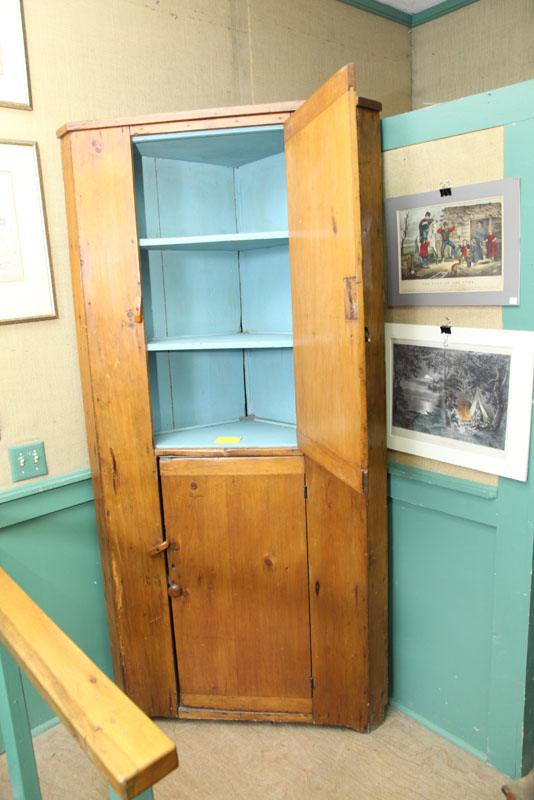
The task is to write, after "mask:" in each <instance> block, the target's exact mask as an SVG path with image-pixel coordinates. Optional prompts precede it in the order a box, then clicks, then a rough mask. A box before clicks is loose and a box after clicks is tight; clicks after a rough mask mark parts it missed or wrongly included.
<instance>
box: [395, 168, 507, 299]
mask: <svg viewBox="0 0 534 800" xmlns="http://www.w3.org/2000/svg"><path fill="white" fill-rule="evenodd" d="M385 206H386V237H387V252H388V257H387V274H388V303H389V305H390V306H400V305H403V306H407V305H423V306H440V305H447V306H453V305H469V306H472V305H485V306H488V305H503V306H505V305H518V304H519V178H506V179H504V180H500V181H490V182H488V183H477V184H472V185H470V186H460V187H456V188H453V189H452V190H451V195H450V197H448V196H447V197H442V196H441V194H440V191H439V190H436V191H435V192H423V193H421V194H413V195H407V196H405V197H392V198H390V199H389V200H386V203H385Z"/></svg>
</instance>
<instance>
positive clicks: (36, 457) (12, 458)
mask: <svg viewBox="0 0 534 800" xmlns="http://www.w3.org/2000/svg"><path fill="white" fill-rule="evenodd" d="M8 452H9V464H10V466H11V477H12V478H13V483H17V482H18V481H26V480H28V478H37V477H38V476H39V475H48V467H47V466H46V456H45V451H44V442H32V443H31V444H21V445H19V446H18V447H10V448H9V451H8Z"/></svg>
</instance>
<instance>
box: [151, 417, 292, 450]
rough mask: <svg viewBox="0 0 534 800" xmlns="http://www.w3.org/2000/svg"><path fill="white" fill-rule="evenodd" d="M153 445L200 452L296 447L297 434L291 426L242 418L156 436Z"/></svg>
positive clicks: (157, 448) (161, 447) (158, 448)
mask: <svg viewBox="0 0 534 800" xmlns="http://www.w3.org/2000/svg"><path fill="white" fill-rule="evenodd" d="M217 439H225V440H226V439H237V441H230V442H228V441H221V442H218V441H216V440H217ZM154 444H155V448H156V451H158V450H168V449H171V448H172V449H182V448H196V447H198V448H202V449H208V448H209V449H211V448H214V447H220V448H221V449H227V448H230V449H231V448H236V449H238V448H243V447H245V448H256V447H269V448H271V447H296V446H297V433H296V428H295V426H294V425H283V424H281V425H278V424H276V423H275V422H265V421H264V420H261V419H257V418H255V417H252V418H251V417H248V418H247V417H245V418H243V419H240V420H235V421H233V422H221V423H219V424H216V425H206V426H205V427H202V428H187V429H182V430H175V431H164V432H163V433H156V434H155V436H154Z"/></svg>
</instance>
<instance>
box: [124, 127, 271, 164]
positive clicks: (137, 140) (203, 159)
mask: <svg viewBox="0 0 534 800" xmlns="http://www.w3.org/2000/svg"><path fill="white" fill-rule="evenodd" d="M132 142H133V145H134V148H135V149H136V150H137V152H138V153H139V155H141V156H144V157H145V158H164V159H171V160H176V161H188V162H190V163H195V162H196V163H202V164H217V165H219V166H225V167H234V168H237V167H242V166H243V165H245V164H250V163H251V162H252V161H261V159H263V158H268V157H269V156H272V155H275V154H276V153H283V152H284V127H283V125H256V126H250V127H245V128H221V129H215V130H204V131H202V130H197V131H181V132H179V133H163V134H153V135H151V136H150V135H149V136H134V137H133V139H132Z"/></svg>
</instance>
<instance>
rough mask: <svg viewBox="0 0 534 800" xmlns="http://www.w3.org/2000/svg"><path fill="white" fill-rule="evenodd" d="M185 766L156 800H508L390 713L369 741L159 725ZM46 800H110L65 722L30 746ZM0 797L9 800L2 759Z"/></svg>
mask: <svg viewBox="0 0 534 800" xmlns="http://www.w3.org/2000/svg"><path fill="white" fill-rule="evenodd" d="M158 724H159V725H160V726H161V728H162V729H163V730H164V731H165V732H166V733H167V735H168V736H170V737H171V738H172V739H173V740H174V741H175V742H176V744H177V747H178V756H179V759H180V767H179V768H178V769H177V770H176V771H175V772H174V773H172V774H171V775H169V776H168V777H167V778H164V779H163V780H162V781H160V782H159V783H157V784H156V785H155V787H154V797H155V800H193V798H195V800H204V799H205V798H206V799H207V798H214V799H215V800H323V798H324V799H325V800H326V798H328V799H329V800H349V799H350V800H362V798H366V799H370V800H394V799H395V800H397V799H399V800H400V798H402V800H411V798H425V800H502V798H503V797H504V795H503V794H502V793H501V786H502V784H503V783H504V782H505V776H504V775H502V774H501V773H499V772H497V771H496V770H494V769H492V768H491V767H489V766H488V765H487V764H483V763H481V762H480V761H479V760H478V759H476V758H475V757H474V756H471V755H469V754H467V753H465V752H464V751H463V750H460V749H458V748H457V747H455V746H454V745H452V744H450V743H449V742H446V741H445V740H444V739H441V738H440V737H439V736H437V735H436V734H434V733H432V732H431V731H428V730H426V729H425V728H423V727H421V726H420V725H418V724H417V723H416V722H414V721H413V720H411V719H408V718H407V717H405V716H403V715H402V714H400V713H399V712H398V711H395V710H390V711H389V713H388V715H387V719H386V722H385V723H384V725H382V726H381V727H380V728H378V729H377V730H376V731H374V733H372V734H370V735H363V734H358V733H354V731H350V730H346V729H343V728H322V727H314V726H312V725H283V724H278V725H275V724H271V723H261V724H259V723H246V722H208V721H202V722H196V721H189V720H188V721H180V722H178V721H175V720H172V721H169V720H158ZM34 746H35V752H36V757H37V764H38V769H39V776H40V780H41V792H42V797H43V800H106V799H107V800H109V795H108V793H107V787H106V784H105V782H104V780H103V779H102V778H101V777H100V775H99V774H98V773H97V771H96V769H95V767H93V765H92V764H91V762H90V761H89V760H88V759H87V757H86V756H85V755H84V754H83V753H82V752H81V750H80V749H79V747H78V746H77V744H76V743H75V742H74V740H73V739H72V737H71V736H70V735H69V734H68V733H67V731H66V730H65V728H63V726H60V725H58V726H56V727H55V728H52V729H50V730H49V731H47V732H46V733H43V734H41V735H40V736H39V737H37V738H36V739H35V741H34ZM0 800H12V794H11V789H10V786H9V777H8V770H7V764H6V759H5V756H1V757H0Z"/></svg>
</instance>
